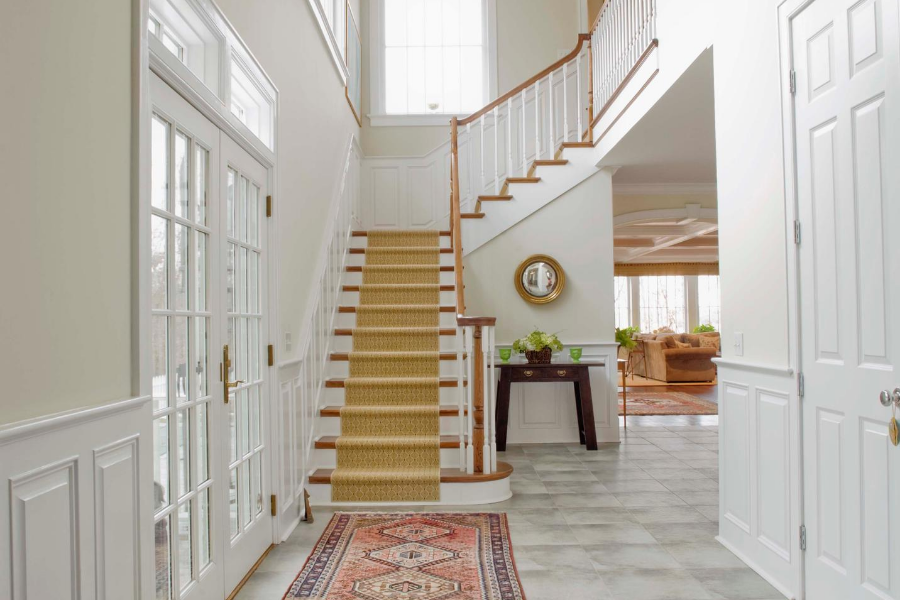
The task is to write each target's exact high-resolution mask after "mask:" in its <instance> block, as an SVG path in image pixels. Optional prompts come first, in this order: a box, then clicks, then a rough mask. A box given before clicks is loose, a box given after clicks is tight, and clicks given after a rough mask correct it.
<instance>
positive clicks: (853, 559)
mask: <svg viewBox="0 0 900 600" xmlns="http://www.w3.org/2000/svg"><path fill="white" fill-rule="evenodd" d="M898 20H900V19H898V0H814V1H813V2H810V3H809V4H807V5H806V6H805V8H803V10H802V11H801V12H800V13H799V14H797V15H796V16H795V17H794V18H793V19H792V22H791V30H790V31H791V38H792V40H791V43H792V61H793V68H794V69H795V71H796V94H795V100H794V102H795V108H794V110H795V114H794V119H795V131H794V134H795V135H794V138H795V144H796V165H797V173H796V176H797V199H798V210H799V216H800V222H801V224H802V226H803V230H802V236H803V237H802V240H801V245H800V250H799V258H800V261H799V264H800V282H799V283H800V285H799V289H800V328H801V348H802V352H801V355H802V356H801V366H802V371H803V374H804V376H805V388H806V389H805V395H804V398H803V400H802V412H803V455H804V464H803V470H804V520H805V525H806V529H807V551H806V554H805V558H804V564H805V581H806V597H807V598H810V599H815V600H832V599H833V600H862V599H866V600H869V599H871V600H875V599H879V600H887V599H894V600H896V599H900V448H897V447H894V446H893V445H892V444H891V443H890V441H889V433H888V420H889V418H890V417H891V409H890V408H889V407H885V406H883V405H882V403H881V402H880V399H879V395H880V393H881V392H882V390H889V391H892V390H894V389H895V388H898V387H900V312H898V306H900V243H898V237H897V231H900V168H898V165H900V36H898ZM898 412H900V411H898Z"/></svg>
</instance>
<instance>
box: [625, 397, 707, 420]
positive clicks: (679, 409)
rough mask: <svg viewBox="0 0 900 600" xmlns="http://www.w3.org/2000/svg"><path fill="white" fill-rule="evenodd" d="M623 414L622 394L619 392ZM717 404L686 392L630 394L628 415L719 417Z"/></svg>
mask: <svg viewBox="0 0 900 600" xmlns="http://www.w3.org/2000/svg"><path fill="white" fill-rule="evenodd" d="M619 414H620V415H621V414H622V392H619ZM717 414H719V407H718V406H717V405H716V403H715V402H710V401H709V400H704V399H702V398H698V397H697V396H694V395H692V394H687V393H684V392H642V391H634V392H632V391H629V392H628V415H629V416H631V415H717Z"/></svg>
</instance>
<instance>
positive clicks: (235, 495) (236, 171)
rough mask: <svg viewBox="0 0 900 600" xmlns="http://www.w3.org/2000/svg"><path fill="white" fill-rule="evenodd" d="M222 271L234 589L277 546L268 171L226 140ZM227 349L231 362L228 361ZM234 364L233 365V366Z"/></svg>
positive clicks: (228, 554)
mask: <svg viewBox="0 0 900 600" xmlns="http://www.w3.org/2000/svg"><path fill="white" fill-rule="evenodd" d="M221 151H222V169H221V184H220V189H221V197H222V203H221V207H222V209H223V210H222V213H221V214H222V217H221V219H220V227H221V230H222V232H223V235H222V236H221V240H222V244H221V250H220V255H221V256H222V257H223V258H224V261H223V268H222V270H221V273H222V275H223V277H222V280H221V281H222V288H221V294H222V298H223V299H224V302H223V310H222V318H223V322H222V330H223V332H224V337H223V340H224V341H223V346H222V352H223V356H222V363H223V365H224V369H223V375H224V376H225V377H226V379H225V381H224V382H223V390H224V391H223V401H224V400H226V399H227V402H226V403H225V413H226V417H225V423H224V424H225V428H224V429H223V430H222V433H223V439H224V441H225V448H224V450H225V461H224V463H225V465H226V466H225V481H227V482H228V488H227V510H226V511H225V514H224V516H225V519H224V521H222V522H221V524H220V526H221V527H222V531H223V532H226V534H227V535H226V536H225V537H226V538H227V541H226V544H225V589H226V590H228V591H231V590H232V589H234V587H235V586H236V585H237V584H238V583H239V582H240V580H241V579H242V578H243V577H244V575H245V574H246V573H247V571H249V570H250V568H251V567H252V566H253V564H254V563H255V562H256V560H257V559H258V558H259V557H260V555H261V554H262V553H263V552H264V551H265V549H266V548H268V547H269V545H270V544H271V543H272V523H271V514H270V510H269V507H268V506H267V503H266V502H265V500H264V499H266V498H268V497H269V496H268V494H267V493H266V490H267V488H268V481H267V479H268V478H267V477H266V474H267V472H268V471H267V469H266V465H267V464H268V461H269V456H268V454H269V452H268V449H267V448H266V445H265V443H264V441H265V436H264V435H263V432H264V431H265V419H266V411H265V410H264V408H265V406H266V402H265V401H264V398H265V397H266V393H267V392H266V381H265V376H266V367H265V361H266V357H265V353H264V352H263V341H262V340H264V339H265V338H266V337H267V336H266V334H265V331H266V328H267V326H268V323H267V320H266V311H265V307H266V306H267V304H266V296H267V295H266V289H267V285H266V282H267V277H266V259H267V254H266V241H267V236H266V227H264V226H263V225H264V224H265V204H266V202H265V198H266V177H267V172H266V169H265V168H264V167H263V166H262V165H260V164H259V163H258V162H257V161H256V160H255V159H253V158H252V157H251V156H250V155H249V154H247V152H245V151H244V150H243V149H241V148H240V147H239V146H238V145H237V144H235V143H234V141H232V140H231V138H229V137H228V136H226V135H224V134H223V135H222V144H221ZM226 352H227V358H226ZM226 360H227V362H226Z"/></svg>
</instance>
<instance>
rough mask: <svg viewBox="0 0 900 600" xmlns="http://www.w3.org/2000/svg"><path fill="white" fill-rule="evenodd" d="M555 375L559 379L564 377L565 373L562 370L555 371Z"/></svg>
mask: <svg viewBox="0 0 900 600" xmlns="http://www.w3.org/2000/svg"><path fill="white" fill-rule="evenodd" d="M556 374H557V375H559V376H560V377H565V376H566V372H565V371H564V370H562V369H560V370H559V371H557V372H556Z"/></svg>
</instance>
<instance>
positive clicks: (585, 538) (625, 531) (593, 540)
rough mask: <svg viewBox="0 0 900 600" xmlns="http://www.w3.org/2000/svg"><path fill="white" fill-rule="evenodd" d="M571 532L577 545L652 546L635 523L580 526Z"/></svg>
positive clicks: (652, 540)
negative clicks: (577, 542)
mask: <svg viewBox="0 0 900 600" xmlns="http://www.w3.org/2000/svg"><path fill="white" fill-rule="evenodd" d="M572 532H573V533H574V534H575V538H576V539H577V540H578V541H579V543H581V544H584V545H592V544H653V543H655V542H656V538H654V537H653V536H652V535H650V533H648V532H647V530H646V529H644V528H643V527H642V526H641V525H639V524H637V523H610V524H605V525H580V526H578V527H574V528H573V529H572Z"/></svg>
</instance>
